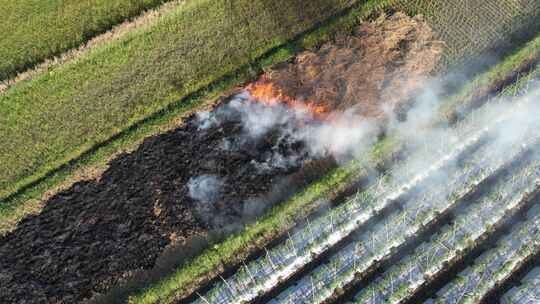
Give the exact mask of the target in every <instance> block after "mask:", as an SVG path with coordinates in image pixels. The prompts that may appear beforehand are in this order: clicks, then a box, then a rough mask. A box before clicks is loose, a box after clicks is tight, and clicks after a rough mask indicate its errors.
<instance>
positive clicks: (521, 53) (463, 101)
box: [442, 36, 540, 117]
mask: <svg viewBox="0 0 540 304" xmlns="http://www.w3.org/2000/svg"><path fill="white" fill-rule="evenodd" d="M539 60H540V36H537V37H536V38H534V39H533V40H531V41H530V42H528V43H527V44H525V46H524V47H522V48H521V49H519V50H517V51H515V52H514V53H513V54H510V55H509V56H507V57H506V58H505V59H504V60H503V61H501V62H500V63H499V64H497V65H496V66H494V67H493V68H491V69H490V70H488V71H487V72H486V73H483V74H480V75H478V76H477V77H476V78H474V79H473V80H472V81H471V82H468V83H467V84H465V86H464V87H463V88H462V89H461V90H460V93H459V94H456V95H453V96H452V97H450V98H448V100H446V101H445V102H444V104H443V107H442V112H443V113H445V116H446V117H449V116H451V115H452V114H451V113H452V112H453V111H454V109H455V108H456V106H457V105H458V104H460V105H461V107H466V106H468V105H470V104H471V103H474V102H475V101H476V100H478V99H479V98H482V97H483V96H485V95H486V94H489V92H490V91H493V90H495V91H497V90H501V89H502V88H503V87H505V86H506V85H507V84H509V83H511V82H514V81H515V80H516V79H518V78H520V75H521V74H527V73H528V72H529V70H530V69H533V68H535V67H536V63H537V62H538V61H539Z"/></svg>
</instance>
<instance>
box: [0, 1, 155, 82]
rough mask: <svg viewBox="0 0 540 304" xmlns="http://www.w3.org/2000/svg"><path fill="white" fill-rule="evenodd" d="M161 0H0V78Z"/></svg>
mask: <svg viewBox="0 0 540 304" xmlns="http://www.w3.org/2000/svg"><path fill="white" fill-rule="evenodd" d="M164 2H165V0H125V1H124V0H120V1H103V0H91V1H72V0H70V1H56V0H46V1H36V0H23V1H10V0H2V1H0V6H1V7H2V11H1V12H0V32H2V44H1V45H0V58H2V62H0V81H3V80H7V79H9V78H11V77H13V76H15V75H16V74H17V73H20V72H24V71H25V70H27V69H29V68H32V67H33V66H35V65H36V64H38V63H41V62H42V61H43V60H45V59H49V58H52V57H53V56H57V55H59V54H61V53H63V52H65V51H68V50H70V49H72V48H76V47H78V46H79V45H81V44H82V43H85V42H86V41H88V40H89V39H91V38H93V37H94V36H96V35H98V34H101V33H103V32H105V31H107V30H109V29H110V28H112V27H113V26H114V25H116V24H118V23H121V22H122V21H124V20H126V19H129V18H132V17H134V16H137V15H139V14H140V13H141V12H142V11H143V10H148V9H152V8H155V7H157V6H159V5H161V4H163V3H164Z"/></svg>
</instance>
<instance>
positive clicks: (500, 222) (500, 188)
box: [355, 159, 540, 303]
mask: <svg viewBox="0 0 540 304" xmlns="http://www.w3.org/2000/svg"><path fill="white" fill-rule="evenodd" d="M539 164H540V160H539V159H537V160H536V161H534V162H532V163H531V164H530V165H529V166H527V167H526V168H524V169H521V170H518V171H517V172H515V173H514V174H512V176H511V177H510V178H502V179H500V180H499V181H498V183H497V184H496V185H494V186H492V187H491V189H490V190H489V191H488V194H487V195H484V196H482V198H481V199H479V200H476V201H473V202H471V204H470V205H467V206H465V207H464V208H462V209H461V210H458V211H457V212H456V213H455V214H456V215H455V217H456V218H455V220H454V222H453V223H452V224H451V225H447V226H445V227H444V228H443V229H442V230H441V231H440V232H438V233H436V234H435V235H434V236H433V237H432V238H431V240H430V241H429V242H427V243H424V244H422V245H421V246H419V247H418V248H416V249H415V251H414V252H413V253H412V254H410V255H407V256H406V257H404V258H403V259H401V260H400V261H399V262H398V263H397V264H395V265H394V266H393V267H391V268H390V269H388V270H387V271H385V272H384V273H383V274H382V275H380V276H378V277H377V278H376V279H375V280H374V281H373V282H371V283H370V284H369V285H367V286H365V287H362V288H361V289H360V291H359V293H358V295H357V297H356V298H355V302H356V303H405V302H407V301H410V300H411V298H412V297H414V295H416V294H417V293H421V292H422V291H423V289H424V288H429V287H428V286H429V285H430V284H433V282H435V281H437V280H440V279H441V278H442V277H443V274H445V270H447V269H450V268H452V267H453V265H456V264H458V263H460V262H462V261H463V260H464V259H465V258H466V256H467V255H468V254H469V253H470V252H473V251H474V250H475V249H477V248H483V246H485V242H488V243H489V242H490V241H492V240H491V238H492V236H494V237H499V234H500V233H504V231H505V229H508V227H510V225H512V224H513V223H514V222H515V220H516V219H517V218H518V217H519V215H520V214H521V212H523V211H524V210H527V209H528V208H529V207H530V205H531V204H532V203H531V198H534V197H536V196H537V195H538V193H539V192H540V188H539V185H540V170H538V165H539Z"/></svg>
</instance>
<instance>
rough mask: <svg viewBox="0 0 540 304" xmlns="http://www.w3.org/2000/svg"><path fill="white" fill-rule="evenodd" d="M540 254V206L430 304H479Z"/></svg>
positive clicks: (440, 292) (439, 293) (537, 205)
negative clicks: (539, 252) (502, 282)
mask: <svg viewBox="0 0 540 304" xmlns="http://www.w3.org/2000/svg"><path fill="white" fill-rule="evenodd" d="M539 250H540V204H538V203H537V204H536V206H535V208H533V209H532V210H531V211H530V212H529V214H528V215H527V218H526V220H525V221H524V222H522V223H519V224H518V225H516V227H514V228H513V229H512V231H511V232H510V233H509V234H508V235H507V236H505V237H504V238H502V239H501V240H500V241H499V242H497V244H496V246H495V247H494V248H493V249H491V250H489V251H487V252H485V253H483V254H482V255H481V256H480V257H478V258H477V259H476V260H475V261H474V265H473V266H471V267H468V268H467V269H465V270H464V271H462V272H461V273H460V274H459V275H458V276H457V277H456V278H455V279H453V280H452V281H451V282H450V283H449V284H447V285H446V286H445V287H444V288H443V289H442V290H440V291H439V292H438V293H437V297H436V299H435V300H434V301H427V303H441V304H442V303H448V304H451V303H478V302H481V301H482V299H484V298H485V296H486V295H487V294H488V293H489V292H490V291H491V290H494V289H495V288H497V286H498V284H499V283H500V282H501V281H504V280H505V279H506V278H508V276H509V275H511V274H512V273H513V272H514V271H515V270H516V268H518V267H519V265H522V264H523V263H524V262H525V261H527V260H528V259H529V258H530V256H532V255H534V254H535V253H536V252H538V251H539ZM514 303H521V302H514Z"/></svg>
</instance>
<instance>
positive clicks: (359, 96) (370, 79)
mask: <svg viewBox="0 0 540 304" xmlns="http://www.w3.org/2000/svg"><path fill="white" fill-rule="evenodd" d="M442 53H443V45H442V43H441V42H439V41H437V40H436V39H435V38H434V34H433V32H432V30H431V29H430V27H429V26H428V25H427V24H426V23H425V22H424V21H423V18H422V17H421V16H417V17H415V18H410V17H408V16H406V15H405V14H403V13H396V14H394V15H392V16H390V17H386V16H385V15H383V16H381V17H379V18H378V19H376V20H375V21H373V22H367V23H363V24H362V25H360V26H358V27H357V28H356V30H355V35H354V36H344V37H339V38H338V39H337V41H336V43H328V44H325V45H324V46H323V47H322V48H321V49H320V50H318V51H316V52H312V51H308V52H304V53H302V54H300V55H299V56H298V57H297V59H296V61H295V62H294V63H291V64H288V65H286V66H284V67H281V68H278V69H276V70H274V71H272V72H270V73H269V74H267V75H265V76H264V77H263V82H270V83H273V84H275V87H276V89H277V90H279V91H280V92H281V93H282V94H284V95H286V96H295V97H296V98H299V99H302V100H307V101H310V102H314V103H317V104H322V105H324V106H325V107H328V108H330V109H340V110H347V109H350V108H354V110H355V111H356V112H357V113H358V114H361V115H366V116H381V115H382V114H383V113H384V111H385V108H387V107H390V108H394V107H395V106H397V105H398V104H399V103H402V102H407V101H409V100H410V99H412V98H413V97H414V96H415V93H417V92H418V90H419V89H420V88H421V87H422V84H423V81H424V80H425V79H426V78H427V77H429V74H430V73H431V72H433V70H434V69H435V66H436V65H437V63H438V62H439V60H440V58H441V56H442Z"/></svg>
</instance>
